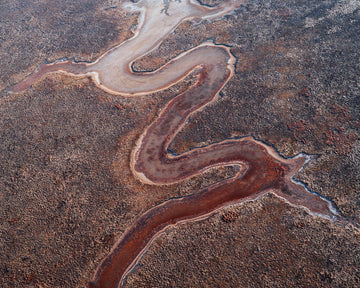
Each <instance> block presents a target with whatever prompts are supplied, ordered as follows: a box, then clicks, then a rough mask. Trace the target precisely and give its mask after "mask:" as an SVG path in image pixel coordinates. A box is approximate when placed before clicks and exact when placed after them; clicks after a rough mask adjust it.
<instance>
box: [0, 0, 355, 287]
mask: <svg viewBox="0 0 360 288" xmlns="http://www.w3.org/2000/svg"><path fill="white" fill-rule="evenodd" d="M159 1H160V0H159ZM122 2H123V1H115V0H108V1H95V0H83V1H68V0H64V1H60V2H59V1H50V0H39V1H30V0H25V1H24V0H23V1H20V0H4V1H2V2H1V3H0V19H1V20H0V45H1V48H0V67H1V68H0V71H1V74H0V90H1V91H2V92H0V111H1V112H0V137H1V139H0V220H1V221H0V286H1V287H4V288H5V287H6V288H7V287H29V288H30V287H38V288H45V287H71V288H72V287H85V286H86V285H87V283H88V281H89V280H90V279H91V278H92V277H93V274H94V272H95V270H96V268H97V267H98V265H99V264H100V262H101V261H102V259H104V258H105V257H106V255H107V254H108V253H109V251H110V249H111V248H112V246H113V245H114V244H115V243H116V241H117V240H118V239H119V238H120V237H121V235H122V234H123V233H124V231H125V230H126V229H127V228H128V227H129V226H130V225H131V224H132V223H133V222H134V221H135V219H137V218H138V217H139V216H140V215H141V214H143V213H145V212H146V211H148V210H149V209H150V208H152V207H155V206H156V205H158V204H161V203H163V202H164V201H166V200H168V199H170V198H174V197H181V196H184V195H190V194H192V193H194V192H195V191H197V190H199V189H201V188H204V187H207V186H209V185H210V184H212V183H215V182H217V181H220V180H222V179H224V178H227V177H229V176H233V175H235V174H236V173H237V170H236V167H231V166H229V167H220V168H213V169H210V170H208V171H207V172H205V173H203V174H201V175H198V176H195V177H193V178H191V179H187V180H183V181H181V182H179V183H176V184H170V185H162V186H156V185H155V186H154V185H148V184H144V183H142V182H141V181H139V179H137V178H136V177H134V175H133V173H132V171H131V169H130V159H131V153H132V151H133V149H134V147H135V143H136V141H137V139H138V138H139V136H140V135H141V134H142V133H143V131H144V130H145V129H146V128H147V127H148V126H149V125H150V124H151V123H152V122H153V121H154V120H155V119H157V117H158V116H159V114H160V113H161V111H162V110H163V108H164V107H165V106H166V104H167V103H168V102H169V101H170V100H171V99H173V97H174V96H175V95H177V94H179V93H180V92H183V91H186V89H188V87H189V86H190V85H191V84H193V83H194V81H195V80H194V75H189V76H188V77H187V78H185V79H184V80H183V81H181V82H179V83H177V84H175V85H174V86H172V87H170V88H168V89H165V90H163V91H159V92H155V93H151V94H149V95H142V96H135V97H123V96H119V95H113V94H111V93H108V92H106V91H104V90H102V89H101V88H99V87H98V86H97V85H96V84H95V83H94V81H93V80H92V79H91V78H90V77H88V76H83V77H72V76H69V75H64V74H61V73H55V74H49V75H46V76H44V77H43V78H42V79H41V80H40V81H37V82H36V83H35V84H34V85H32V86H31V87H30V88H29V89H27V90H26V91H24V92H21V93H16V94H10V93H8V92H7V88H8V87H10V86H12V85H14V84H16V83H18V82H19V81H21V80H22V79H24V78H25V77H26V76H27V75H29V74H30V73H32V72H33V71H34V69H36V67H38V66H39V65H41V64H44V63H52V62H54V61H56V60H58V59H75V60H76V61H86V62H93V61H95V60H96V59H97V58H99V56H100V55H102V54H103V53H105V52H106V51H108V50H109V49H110V48H112V47H114V46H115V45H117V44H119V43H121V42H123V41H125V40H126V39H129V38H130V37H132V36H133V32H134V31H135V30H136V27H137V25H138V21H139V19H138V13H130V12H127V11H125V10H123V9H122V8H121V3H122ZM135 2H137V1H135ZM222 2H223V1H211V0H210V1H201V3H202V4H204V5H210V6H215V5H219V4H221V3H222ZM171 4H172V2H170V5H171ZM169 17H171V15H169ZM205 41H213V42H214V43H215V44H222V45H225V46H227V47H230V52H231V53H232V55H233V56H234V57H235V58H236V62H235V73H234V75H233V77H232V78H231V79H230V80H229V82H228V83H227V84H226V86H225V87H224V88H223V89H222V91H221V92H220V97H219V98H218V99H217V100H216V101H215V102H213V103H211V104H210V105H207V106H206V107H205V108H203V109H202V110H201V111H199V112H198V113H196V114H194V115H191V117H190V119H189V121H188V122H187V124H186V125H185V127H184V129H182V130H181V131H180V132H179V133H178V134H177V136H176V137H175V139H174V140H173V141H172V143H171V144H170V147H169V150H171V151H172V153H174V154H180V153H183V152H186V151H188V150H191V149H194V148H195V147H203V146H206V145H209V144H211V143H215V142H220V141H223V140H225V139H230V138H239V137H243V136H252V137H254V138H255V139H257V140H259V141H263V142H264V143H266V144H267V145H270V146H272V147H274V149H275V150H276V151H277V152H278V153H279V154H280V155H282V156H283V157H286V158H288V157H294V156H295V155H297V154H299V153H306V154H308V155H312V156H311V160H310V161H309V163H308V164H306V166H305V167H304V168H303V169H302V170H301V171H300V172H299V173H298V174H297V175H296V176H295V178H296V179H297V180H299V181H302V182H303V183H304V184H305V185H306V187H307V188H308V189H310V190H311V191H313V192H316V193H318V194H320V195H321V196H323V197H326V198H327V199H328V200H330V201H331V202H332V204H333V205H334V206H335V207H336V208H337V210H338V211H339V213H340V214H341V215H342V216H343V217H344V218H346V219H347V221H345V222H341V223H339V222H336V221H331V220H329V219H326V218H323V217H318V216H315V215H312V214H310V213H309V212H308V211H307V210H306V209H304V208H301V207H293V206H291V205H289V203H287V202H286V201H284V200H283V199H281V198H278V197H277V196H276V195H274V194H267V195H265V196H263V197H262V198H260V199H257V200H256V201H250V202H245V203H238V204H236V203H235V204H233V205H231V206H228V207H225V208H222V209H220V210H218V211H216V212H215V213H213V214H212V215H211V216H210V217H208V218H206V219H203V220H199V221H196V222H191V221H190V222H185V223H182V224H179V225H177V226H175V227H170V228H169V229H167V230H165V232H164V233H163V234H162V235H160V236H159V237H157V238H156V239H155V240H154V241H153V243H152V244H151V245H150V246H149V248H148V250H147V251H146V253H145V254H144V255H143V256H142V258H141V259H140V260H139V262H138V263H137V264H136V265H135V266H134V268H133V270H132V271H130V272H129V273H128V275H127V277H126V278H125V280H124V283H123V287H358V286H360V244H359V243H360V230H359V227H360V226H359V221H360V141H359V140H360V136H359V135H360V132H359V129H360V113H359V111H360V66H359V65H360V64H359V58H360V52H359V51H360V4H359V2H358V1H357V0H342V1H341V0H339V1H335V0H330V1H322V0H320V1H303V0H297V1H295V0H294V1H280V0H276V1H269V0H262V1H257V0H254V1H252V0H248V2H247V3H244V4H242V5H240V6H239V7H238V8H237V9H236V10H235V11H234V13H232V14H230V15H226V16H224V17H223V18H221V19H215V20H203V21H185V22H184V23H182V24H180V25H179V26H178V27H177V28H176V29H175V31H173V32H172V33H171V34H170V35H169V36H167V38H166V39H165V40H164V41H163V42H162V44H161V45H160V46H159V47H158V48H157V49H155V50H154V51H152V52H151V53H150V54H148V55H146V56H144V57H142V58H141V59H138V60H137V61H136V62H135V63H134V64H133V69H134V70H136V71H153V70H155V69H157V68H159V67H160V66H161V65H163V64H165V63H167V62H168V61H169V60H171V59H172V58H174V57H176V56H178V55H180V54H181V53H183V52H185V51H188V50H189V49H191V48H193V47H195V46H197V45H200V44H201V43H203V42H205Z"/></svg>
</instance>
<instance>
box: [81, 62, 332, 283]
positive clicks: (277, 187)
mask: <svg viewBox="0 0 360 288" xmlns="http://www.w3.org/2000/svg"><path fill="white" fill-rule="evenodd" d="M230 76H231V73H230V71H229V67H228V66H227V65H226V62H225V63H223V64H221V63H219V64H218V65H212V66H207V65H202V68H201V72H200V73H199V75H198V81H197V83H196V84H194V85H193V86H192V87H191V88H190V89H189V90H187V91H186V92H184V93H182V94H180V95H178V96H177V97H175V98H174V99H173V100H171V101H170V102H169V103H168V104H167V106H166V107H165V109H164V110H163V112H162V113H161V115H160V116H159V117H158V119H157V120H156V121H154V123H153V124H151V125H150V126H149V127H148V128H147V130H146V131H145V133H144V134H143V136H142V138H141V139H140V141H139V143H138V145H137V147H136V149H135V151H134V153H133V155H132V169H133V172H134V173H135V175H137V176H138V177H139V179H140V180H142V181H144V182H147V183H152V184H155V185H160V184H165V183H173V182H176V181H180V180H182V179H186V178H189V177H191V176H193V175H196V174H199V173H201V172H202V171H204V170H206V169H207V168H209V167H214V166H219V165H229V164H235V165H240V166H241V167H242V169H241V171H240V172H239V174H238V175H237V176H236V177H235V178H231V179H226V180H223V181H221V182H219V183H216V184H214V185H212V186H209V187H207V188H205V189H203V190H201V191H198V192H196V193H194V194H192V195H188V196H185V197H182V198H178V199H170V200H168V201H166V202H164V203H163V204H161V205H159V206H156V207H154V208H152V209H150V210H149V211H147V212H146V213H144V214H143V215H142V216H140V217H139V218H138V219H137V220H136V221H135V223H133V225H132V226H131V227H130V228H129V229H128V230H127V231H126V232H125V233H124V235H123V236H122V238H121V239H120V240H119V241H118V243H117V244H116V245H115V247H114V248H113V250H112V251H111V253H110V254H109V255H108V256H107V257H106V259H105V260H104V261H103V262H102V263H101V265H100V266H99V267H98V269H97V271H96V274H95V277H94V278H93V281H92V282H91V283H89V286H88V287H98V288H99V287H101V288H105V287H119V286H120V285H121V283H122V280H123V278H124V276H125V275H126V273H127V272H128V271H129V270H130V269H131V268H132V267H133V266H134V265H135V263H136V261H137V260H138V259H139V257H140V256H141V255H142V253H143V252H144V251H145V250H146V248H147V247H148V246H149V245H150V243H151V241H152V239H154V237H156V235H158V234H159V233H161V232H162V231H163V230H164V229H166V227H168V226H169V225H174V224H176V223H178V222H181V221H185V220H191V219H196V218H199V217H203V216H204V215H207V214H209V213H211V212H213V211H215V210H216V209H218V208H220V207H223V206H224V205H227V204H229V203H233V202H241V201H245V200H251V199H255V198H257V197H259V196H260V195H262V194H264V193H266V192H269V191H273V192H275V193H276V194H277V195H279V196H281V197H282V198H285V199H286V200H287V201H289V202H290V203H292V204H294V205H301V206H305V207H306V208H307V209H309V210H310V211H311V212H313V213H318V214H322V215H327V216H329V217H332V216H333V213H332V212H331V211H330V209H329V202H328V201H326V200H324V199H322V198H320V197H319V196H317V195H315V194H312V193H309V192H308V191H306V189H305V188H304V187H302V186H301V185H297V184H295V183H293V182H292V181H291V176H292V175H293V174H294V173H296V171H298V170H299V169H300V168H301V167H302V166H303V165H304V163H305V159H304V158H300V157H299V158H296V159H284V158H282V157H280V156H279V155H278V154H277V153H276V152H275V151H274V150H273V149H272V148H271V147H269V146H267V145H265V144H263V143H261V142H258V141H255V140H254V139H252V138H250V137H248V138H243V139H238V140H227V141H224V142H221V143H216V144H213V145H209V146H207V147H204V148H199V149H194V150H191V151H189V152H187V153H183V154H182V155H179V156H176V157H174V156H170V155H169V154H168V152H167V147H168V145H169V143H170V142H171V140H172V139H173V137H174V136H175V135H176V134H177V132H178V131H179V129H181V128H182V126H183V125H184V123H185V122H186V120H187V118H188V117H189V115H190V114H192V113H194V112H195V111H197V110H199V109H201V108H202V107H203V106H204V105H206V104H207V103H209V102H210V101H212V100H213V99H214V98H215V96H216V95H217V93H218V92H219V90H221V88H222V87H223V86H224V84H225V83H226V82H227V80H228V79H229V77H230Z"/></svg>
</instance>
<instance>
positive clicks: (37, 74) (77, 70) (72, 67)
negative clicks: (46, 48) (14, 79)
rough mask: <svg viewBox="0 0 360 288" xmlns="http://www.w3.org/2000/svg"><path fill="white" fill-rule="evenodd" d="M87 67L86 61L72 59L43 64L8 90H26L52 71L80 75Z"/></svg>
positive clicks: (15, 91) (14, 91)
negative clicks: (78, 61)
mask: <svg viewBox="0 0 360 288" xmlns="http://www.w3.org/2000/svg"><path fill="white" fill-rule="evenodd" d="M85 67H86V64H85V63H74V62H72V61H71V60H68V61H57V62H54V63H52V64H42V65H40V66H39V67H38V68H37V69H36V70H35V71H34V72H33V73H32V74H30V75H29V76H28V77H26V78H25V79H24V80H22V81H21V82H19V83H17V84H16V85H14V86H12V87H10V88H9V89H8V92H10V93H19V92H22V91H25V90H26V89H28V88H30V86H31V85H33V84H34V83H35V82H36V81H38V80H40V79H41V78H42V77H43V76H44V75H46V74H48V73H51V72H66V73H68V74H73V75H78V74H82V73H83V71H84V69H85Z"/></svg>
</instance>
